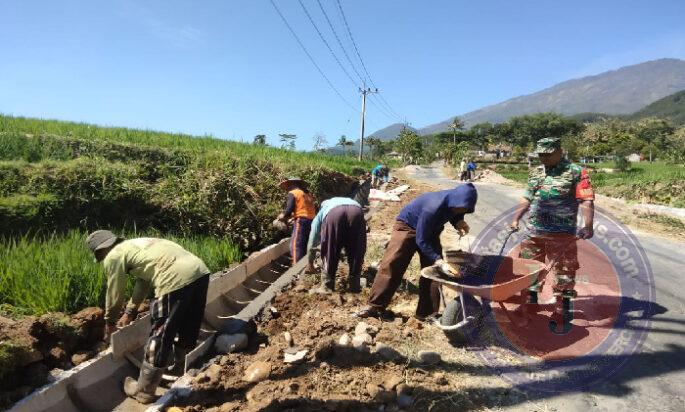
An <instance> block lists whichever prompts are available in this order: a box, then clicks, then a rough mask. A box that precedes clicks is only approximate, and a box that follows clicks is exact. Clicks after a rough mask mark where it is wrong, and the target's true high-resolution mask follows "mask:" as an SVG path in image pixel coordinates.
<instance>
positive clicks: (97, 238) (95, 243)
mask: <svg viewBox="0 0 685 412" xmlns="http://www.w3.org/2000/svg"><path fill="white" fill-rule="evenodd" d="M118 239H119V238H118V237H117V235H115V234H114V233H112V232H110V231H109V230H96V231H95V232H93V233H91V234H90V235H88V237H87V238H86V245H87V246H88V249H90V251H91V252H93V253H95V252H96V251H98V250H101V249H106V248H108V247H110V246H112V245H114V244H115V243H116V242H117V240H118Z"/></svg>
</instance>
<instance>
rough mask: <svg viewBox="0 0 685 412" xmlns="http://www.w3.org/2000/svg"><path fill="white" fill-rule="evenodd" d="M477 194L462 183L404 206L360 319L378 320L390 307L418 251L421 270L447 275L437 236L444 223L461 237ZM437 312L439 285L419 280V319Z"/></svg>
mask: <svg viewBox="0 0 685 412" xmlns="http://www.w3.org/2000/svg"><path fill="white" fill-rule="evenodd" d="M477 199H478V193H477V192H476V188H475V187H474V186H473V184H472V183H465V184H462V185H459V186H457V187H456V188H454V189H450V190H443V191H440V192H432V193H426V194H423V195H421V196H419V197H417V198H416V199H414V200H413V201H412V202H410V203H409V204H408V205H406V206H405V207H404V208H403V209H402V210H401V211H400V214H399V215H398V216H397V219H396V221H395V225H394V227H393V230H392V234H391V235H390V241H389V242H388V246H387V249H386V250H385V254H384V255H383V259H382V260H381V263H380V265H379V266H378V273H377V275H376V278H375V280H374V282H373V286H372V288H371V295H370V297H369V304H368V306H366V307H365V308H364V309H362V310H361V311H360V312H358V313H357V316H359V317H363V318H366V317H380V316H382V315H383V314H384V311H385V308H386V307H387V306H388V304H390V300H391V299H392V297H393V295H394V294H395V291H397V288H398V287H399V285H400V282H401V280H402V277H403V276H404V273H405V272H406V270H407V267H408V266H409V262H411V259H412V257H413V256H414V253H416V252H419V257H420V259H421V267H422V268H424V267H427V266H431V265H436V266H439V267H440V269H441V270H442V271H443V272H446V273H449V272H450V269H449V265H448V264H447V263H446V262H444V261H443V260H442V247H441V245H440V234H441V233H442V231H443V229H444V226H445V223H447V222H450V223H451V224H452V226H454V228H455V229H456V230H457V231H458V232H459V234H461V235H464V234H466V233H468V231H469V225H468V224H466V222H465V221H464V214H466V213H473V211H474V210H475V207H476V201H477ZM439 310H440V286H439V285H438V284H436V283H434V282H433V281H431V280H430V279H426V278H423V277H421V278H420V279H419V303H418V306H417V308H416V316H417V317H418V318H426V317H429V316H432V315H434V314H436V313H438V312H439Z"/></svg>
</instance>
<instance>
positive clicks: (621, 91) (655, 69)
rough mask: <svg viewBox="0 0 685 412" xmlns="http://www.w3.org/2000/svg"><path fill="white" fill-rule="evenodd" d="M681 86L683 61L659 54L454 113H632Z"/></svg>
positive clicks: (476, 116) (475, 117) (500, 117)
mask: <svg viewBox="0 0 685 412" xmlns="http://www.w3.org/2000/svg"><path fill="white" fill-rule="evenodd" d="M684 89H685V61H683V60H679V59H660V60H653V61H648V62H644V63H640V64H635V65H632V66H626V67H622V68H620V69H618V70H612V71H608V72H605V73H601V74H598V75H595V76H587V77H583V78H580V79H574V80H568V81H565V82H563V83H559V84H557V85H555V86H552V87H550V88H547V89H544V90H541V91H539V92H536V93H533V94H529V95H525V96H519V97H515V98H513V99H509V100H506V101H504V102H502V103H498V104H494V105H492V106H487V107H484V108H482V109H479V110H475V111H473V112H469V113H465V114H460V115H459V116H460V117H461V118H462V119H463V120H464V121H465V123H466V125H467V126H468V125H473V124H476V123H480V122H493V123H498V122H503V121H506V120H507V119H509V118H510V117H512V116H520V115H524V114H531V113H537V112H550V111H552V112H557V113H562V114H566V115H574V114H579V113H589V112H592V113H606V114H610V115H612V114H631V113H634V112H636V111H638V110H640V109H642V108H643V107H645V106H647V105H648V104H650V103H653V102H655V101H656V100H659V99H661V98H663V97H665V96H668V95H671V94H673V93H676V92H678V91H681V90H684ZM453 118H454V116H452V117H450V118H449V119H447V120H445V121H442V122H440V123H436V124H432V125H429V126H427V127H424V128H422V129H419V133H420V134H432V133H436V132H440V131H447V130H449V128H448V127H447V126H448V125H449V124H450V123H451V122H452V119H453ZM390 127H392V126H390ZM382 130H385V129H382ZM379 132H380V131H379Z"/></svg>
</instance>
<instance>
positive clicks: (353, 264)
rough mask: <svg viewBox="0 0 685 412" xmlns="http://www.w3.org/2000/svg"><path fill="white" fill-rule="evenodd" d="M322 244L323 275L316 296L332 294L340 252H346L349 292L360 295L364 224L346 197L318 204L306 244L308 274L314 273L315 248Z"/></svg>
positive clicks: (364, 242) (360, 210) (364, 249)
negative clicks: (318, 207) (319, 205)
mask: <svg viewBox="0 0 685 412" xmlns="http://www.w3.org/2000/svg"><path fill="white" fill-rule="evenodd" d="M319 241H320V242H321V260H322V261H323V274H322V279H321V286H320V287H319V288H317V289H314V292H317V293H331V292H333V291H334V290H335V274H336V272H337V271H338V262H339V261H340V252H341V251H342V249H343V248H345V252H346V253H347V264H348V265H349V277H348V290H349V291H350V292H352V293H359V292H360V291H361V287H360V284H359V279H360V277H361V273H362V264H363V263H364V255H365V254H366V221H365V220H364V212H363V211H362V207H361V206H360V205H359V203H357V202H355V201H354V200H352V199H350V198H347V197H334V198H332V199H328V200H326V201H324V202H323V203H321V210H319V213H317V215H316V217H315V218H314V221H313V222H312V230H311V233H310V234H309V242H308V244H307V256H308V257H309V266H308V267H307V272H308V273H314V272H315V269H314V258H315V252H314V247H315V246H316V245H318V244H319Z"/></svg>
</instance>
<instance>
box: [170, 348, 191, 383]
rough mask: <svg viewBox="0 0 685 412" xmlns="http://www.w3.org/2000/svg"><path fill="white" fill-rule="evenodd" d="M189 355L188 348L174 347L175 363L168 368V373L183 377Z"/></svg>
mask: <svg viewBox="0 0 685 412" xmlns="http://www.w3.org/2000/svg"><path fill="white" fill-rule="evenodd" d="M187 354H188V350H187V349H186V348H183V347H181V346H179V345H174V363H173V364H172V365H171V366H169V367H168V368H167V373H168V374H170V375H174V376H181V375H183V372H184V369H185V364H186V355H187Z"/></svg>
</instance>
